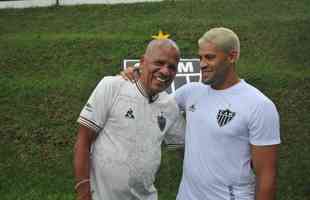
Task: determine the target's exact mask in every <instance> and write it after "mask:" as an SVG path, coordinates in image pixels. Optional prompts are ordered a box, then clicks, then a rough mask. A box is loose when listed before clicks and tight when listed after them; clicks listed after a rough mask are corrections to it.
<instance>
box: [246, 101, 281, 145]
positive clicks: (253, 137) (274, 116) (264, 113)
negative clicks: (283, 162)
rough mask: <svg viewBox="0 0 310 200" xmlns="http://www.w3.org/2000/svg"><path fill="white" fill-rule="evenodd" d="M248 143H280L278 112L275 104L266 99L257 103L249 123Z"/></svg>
mask: <svg viewBox="0 0 310 200" xmlns="http://www.w3.org/2000/svg"><path fill="white" fill-rule="evenodd" d="M249 132H250V143H251V144H253V145H258V146H262V145H274V144H280V143H281V139H280V122H279V114H278V111H277V109H276V107H275V105H274V104H273V103H272V102H271V101H270V100H266V101H263V102H261V103H260V104H259V105H257V107H256V109H255V110H254V113H253V114H252V115H251V119H250V123H249Z"/></svg>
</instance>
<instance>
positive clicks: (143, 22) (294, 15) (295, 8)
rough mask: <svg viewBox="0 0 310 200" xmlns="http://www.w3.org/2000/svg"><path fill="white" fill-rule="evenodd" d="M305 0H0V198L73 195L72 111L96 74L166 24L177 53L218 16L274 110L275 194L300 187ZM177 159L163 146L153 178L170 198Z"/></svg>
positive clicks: (305, 167)
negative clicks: (73, 0)
mask: <svg viewBox="0 0 310 200" xmlns="http://www.w3.org/2000/svg"><path fill="white" fill-rule="evenodd" d="M309 8H310V1H308V0H299V1H293V0H281V1H279V0H260V1H246V0H231V1H227V0H208V1H202V0H196V1H194V0H192V1H177V2H174V1H165V2H161V3H141V4H129V5H97V6H75V7H51V8H32V9H24V10H13V9H8V10H0V109H1V115H0V121H1V128H0V195H1V200H8V199H10V200H11V199H12V200H13V199H14V200H18V199H20V200H22V199H23V200H24V199H25V200H39V199H40V200H41V199H50V200H56V199H59V200H67V199H68V200H69V199H70V200H71V199H74V191H73V170H72V153H73V144H74V139H75V134H76V129H77V124H76V123H75V121H76V118H77V117H78V114H79V112H80V110H81V108H82V106H83V105H84V103H85V101H86V100H87V98H88V96H89V94H90V92H91V90H92V89H93V88H94V87H95V85H96V83H97V82H98V81H99V80H100V79H101V78H102V77H103V76H105V75H111V74H116V73H118V72H119V70H120V66H121V63H122V60H123V59H124V58H139V56H140V55H141V54H142V52H143V50H144V48H145V45H146V44H147V43H148V41H149V40H150V39H151V38H150V36H151V35H153V34H154V33H157V32H158V30H159V29H162V30H164V31H167V32H169V33H170V34H171V35H172V38H173V39H175V40H176V41H177V42H178V44H179V46H180V48H181V51H182V53H183V56H182V57H184V58H193V57H197V56H196V53H197V46H196V41H197V39H198V38H199V37H200V36H201V35H202V34H203V33H204V32H205V31H206V30H207V29H209V28H211V27H214V26H226V27H230V28H232V29H233V30H235V31H236V32H237V33H238V35H239V36H240V40H241V60H240V62H239V65H238V68H239V71H240V76H241V77H242V78H245V79H246V80H247V81H248V82H250V83H252V84H253V85H255V86H257V87H258V88H260V89H261V90H262V91H263V92H264V93H265V94H267V95H268V96H269V97H270V98H271V99H272V100H273V101H274V102H275V104H276V105H277V108H278V110H279V113H280V117H281V134H282V141H283V143H282V145H281V147H280V160H279V177H278V199H279V200H308V199H309V197H310V170H309V169H310V156H309V155H310V145H309V144H310V112H309V111H310V59H309V52H310V34H309V32H310V26H309V23H310V13H309ZM181 166H182V162H181V160H179V159H178V158H177V156H176V153H175V152H167V151H166V150H164V151H163V159H162V167H161V169H160V173H159V176H158V178H157V181H156V184H157V187H158V189H159V195H160V200H173V199H175V196H176V191H177V187H178V183H179V181H180V176H181V171H182V168H181Z"/></svg>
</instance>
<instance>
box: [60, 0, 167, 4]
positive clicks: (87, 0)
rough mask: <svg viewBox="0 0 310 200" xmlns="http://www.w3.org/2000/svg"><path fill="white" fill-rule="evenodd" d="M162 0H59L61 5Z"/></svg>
mask: <svg viewBox="0 0 310 200" xmlns="http://www.w3.org/2000/svg"><path fill="white" fill-rule="evenodd" d="M147 1H149V2H151V1H162V0H59V4H60V5H76V4H118V3H138V2H147Z"/></svg>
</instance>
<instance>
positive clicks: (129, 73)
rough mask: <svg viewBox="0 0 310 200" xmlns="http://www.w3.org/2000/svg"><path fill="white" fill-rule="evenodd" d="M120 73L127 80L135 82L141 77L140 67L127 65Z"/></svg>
mask: <svg viewBox="0 0 310 200" xmlns="http://www.w3.org/2000/svg"><path fill="white" fill-rule="evenodd" d="M120 75H121V76H122V77H123V79H125V80H129V81H131V82H135V81H137V80H138V79H139V78H140V69H139V67H127V68H126V69H125V70H124V71H121V73H120Z"/></svg>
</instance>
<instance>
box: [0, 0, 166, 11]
mask: <svg viewBox="0 0 310 200" xmlns="http://www.w3.org/2000/svg"><path fill="white" fill-rule="evenodd" d="M151 1H163V0H59V5H77V4H117V3H138V2H151ZM56 2H57V0H19V1H0V9H1V8H30V7H46V6H52V5H56Z"/></svg>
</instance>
